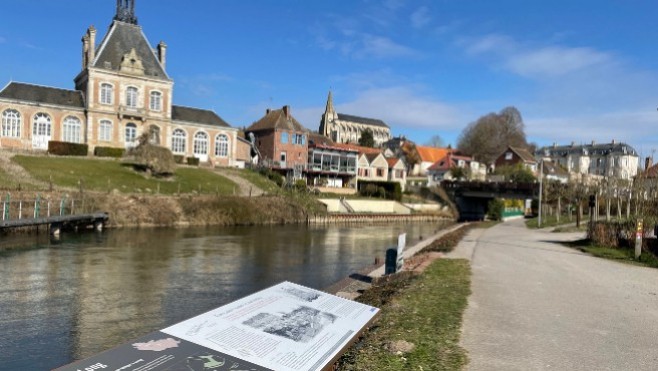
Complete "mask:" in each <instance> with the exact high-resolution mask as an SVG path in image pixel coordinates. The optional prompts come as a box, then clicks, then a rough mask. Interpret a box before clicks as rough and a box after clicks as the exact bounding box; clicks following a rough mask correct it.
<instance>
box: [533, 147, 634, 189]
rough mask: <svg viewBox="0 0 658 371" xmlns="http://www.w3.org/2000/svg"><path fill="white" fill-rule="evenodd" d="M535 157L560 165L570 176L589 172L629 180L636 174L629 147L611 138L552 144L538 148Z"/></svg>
mask: <svg viewBox="0 0 658 371" xmlns="http://www.w3.org/2000/svg"><path fill="white" fill-rule="evenodd" d="M535 156H536V157H537V158H540V159H544V160H550V161H552V162H554V163H556V164H559V165H561V166H562V167H563V168H565V169H566V170H567V172H569V173H570V174H571V176H572V178H574V177H577V176H578V177H582V176H587V175H593V176H601V177H612V178H617V179H624V180H630V179H632V178H633V177H635V175H637V172H638V166H639V162H640V158H639V156H638V154H637V151H635V149H634V148H633V147H631V146H629V145H628V144H625V143H621V142H617V141H615V140H613V141H611V142H610V143H601V144H597V143H596V142H594V141H592V143H591V144H586V145H576V144H575V143H573V142H572V143H571V144H570V145H557V143H554V144H553V145H552V146H550V147H542V148H540V149H538V150H537V151H536V152H535Z"/></svg>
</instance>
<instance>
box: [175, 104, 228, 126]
mask: <svg viewBox="0 0 658 371" xmlns="http://www.w3.org/2000/svg"><path fill="white" fill-rule="evenodd" d="M171 119H172V120H174V121H185V122H190V123H197V124H204V125H212V126H221V127H226V128H230V127H231V125H229V124H228V123H227V122H226V121H224V120H223V119H222V118H221V117H219V115H217V114H216V113H215V112H213V111H209V110H204V109H200V108H191V107H182V106H171Z"/></svg>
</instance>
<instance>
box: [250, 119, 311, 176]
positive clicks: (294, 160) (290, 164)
mask: <svg viewBox="0 0 658 371" xmlns="http://www.w3.org/2000/svg"><path fill="white" fill-rule="evenodd" d="M245 133H246V135H247V137H248V138H253V140H254V145H255V147H256V149H257V150H258V152H259V154H260V157H261V158H260V163H261V164H262V165H265V166H267V167H269V168H271V169H273V170H276V171H278V172H280V173H282V174H283V175H286V176H292V177H293V178H294V179H301V178H302V176H303V171H304V170H305V169H306V166H307V165H308V143H307V138H308V134H309V131H308V129H306V128H305V127H303V126H302V125H301V124H300V123H299V121H297V120H296V119H295V118H294V117H293V116H292V113H291V109H290V106H284V107H283V108H281V109H278V110H271V109H269V108H268V109H267V110H266V111H265V116H263V117H262V118H261V119H259V120H258V121H256V122H254V123H253V124H252V125H251V126H249V127H248V128H247V129H245Z"/></svg>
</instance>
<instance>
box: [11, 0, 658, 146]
mask: <svg viewBox="0 0 658 371" xmlns="http://www.w3.org/2000/svg"><path fill="white" fill-rule="evenodd" d="M115 5H116V2H115V1H114V0H60V1H53V0H21V1H5V2H3V7H2V8H3V17H2V19H3V20H2V22H0V86H4V85H6V84H7V83H9V82H10V81H19V82H25V83H33V84H38V85H45V86H53V87H59V88H67V89H73V88H74V85H73V79H74V78H75V76H76V75H77V74H78V73H79V72H80V71H81V42H80V39H81V37H82V36H83V35H84V33H85V31H86V29H87V28H88V27H89V26H90V25H94V26H95V27H96V28H97V29H98V31H99V37H98V42H100V40H101V39H102V37H103V36H104V35H105V33H106V32H107V29H108V28H109V26H110V24H111V21H112V17H113V16H114V13H115ZM136 14H137V17H138V18H139V24H140V25H141V26H142V27H143V29H144V32H145V34H146V37H147V38H148V40H149V42H150V43H151V44H152V45H153V46H155V45H156V44H157V43H158V42H159V41H161V40H163V41H165V42H166V43H167V45H168V51H167V72H168V74H169V76H170V77H171V78H172V79H173V80H174V103H175V104H177V105H184V106H191V107H199V108H206V109H212V110H214V111H215V112H216V113H217V114H218V115H220V116H221V117H222V118H223V119H225V120H226V121H227V122H229V123H230V124H231V125H232V126H234V127H243V126H249V125H250V124H251V123H253V122H254V121H257V120H258V119H259V118H260V117H262V116H263V114H264V113H265V110H266V109H267V108H280V107H282V106H284V105H289V106H290V107H291V110H292V114H293V116H295V117H296V118H297V119H298V120H299V121H300V122H301V123H302V124H303V125H304V126H306V127H307V128H309V129H311V130H317V129H318V126H319V123H320V118H321V116H322V113H323V112H324V108H325V105H326V100H327V95H328V92H329V90H331V91H332V92H333V97H334V104H335V106H336V110H337V111H338V112H339V113H344V114H351V115H356V116H362V117H369V118H376V119H381V120H383V121H384V122H386V123H387V124H388V125H389V126H390V127H391V131H392V134H393V135H394V136H399V135H404V136H406V137H407V138H409V139H411V140H413V141H415V142H416V143H418V144H421V145H422V144H425V143H428V142H429V141H430V138H431V137H433V136H435V135H439V136H440V137H441V138H442V139H443V140H444V142H445V143H446V144H451V145H453V146H455V145H456V144H457V141H458V138H459V135H460V133H461V132H462V131H463V130H464V128H465V127H466V126H467V125H468V124H470V123H472V122H474V121H476V120H477V119H478V118H479V117H481V116H484V115H486V114H488V113H490V112H499V111H500V110H502V109H503V108H505V107H508V106H514V107H516V108H517V109H518V110H519V111H520V112H521V114H522V116H523V119H524V123H525V132H526V135H527V137H528V141H529V142H534V143H537V144H538V145H540V146H542V145H552V144H553V143H558V144H570V143H572V142H575V143H577V144H581V143H582V144H586V143H591V142H592V141H596V142H597V143H605V142H610V141H612V140H616V141H618V142H625V143H628V144H630V145H632V146H633V147H634V148H635V149H636V150H637V151H638V152H639V153H640V155H641V156H650V155H652V154H653V151H655V150H656V149H658V130H656V128H658V111H657V108H658V84H657V82H658V64H657V63H656V62H658V58H657V56H658V48H657V47H656V45H657V42H658V27H656V24H657V23H656V19H658V2H657V1H655V0H652V1H648V0H647V1H645V0H626V1H621V0H618V1H612V0H598V1H591V0H578V1H574V0H566V1H565V0H551V1H547V0H544V1H540V0H497V1H491V0H482V1H472V0H378V1H375V0H333V1H319V0H185V1H182V0H179V1H176V0H136ZM654 130H656V131H654Z"/></svg>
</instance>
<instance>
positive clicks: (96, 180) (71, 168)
mask: <svg viewBox="0 0 658 371" xmlns="http://www.w3.org/2000/svg"><path fill="white" fill-rule="evenodd" d="M12 161H14V162H15V163H17V164H18V165H20V166H22V167H23V168H24V169H25V170H26V171H27V172H28V173H30V175H32V177H34V178H36V179H38V180H41V181H44V182H50V181H52V183H53V185H54V186H55V187H66V188H75V189H78V188H79V187H80V184H81V185H82V188H83V189H84V190H90V191H101V192H109V191H112V190H114V189H116V190H118V191H119V192H122V193H153V194H155V193H160V194H175V193H178V192H179V191H180V193H192V192H197V193H206V194H208V193H211V194H215V193H219V194H223V195H228V194H233V191H234V188H235V187H236V185H235V183H233V182H232V181H230V180H228V179H226V178H225V177H223V176H220V175H218V174H216V173H213V172H212V171H209V170H205V169H199V168H186V167H181V168H178V169H177V170H176V172H175V174H174V176H173V177H171V178H170V179H158V178H151V177H146V176H144V175H143V174H140V173H137V172H136V171H134V170H133V168H132V166H129V165H126V164H123V163H122V162H120V161H118V160H115V161H113V160H97V159H88V158H70V157H66V158H64V157H33V156H15V157H13V158H12Z"/></svg>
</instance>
